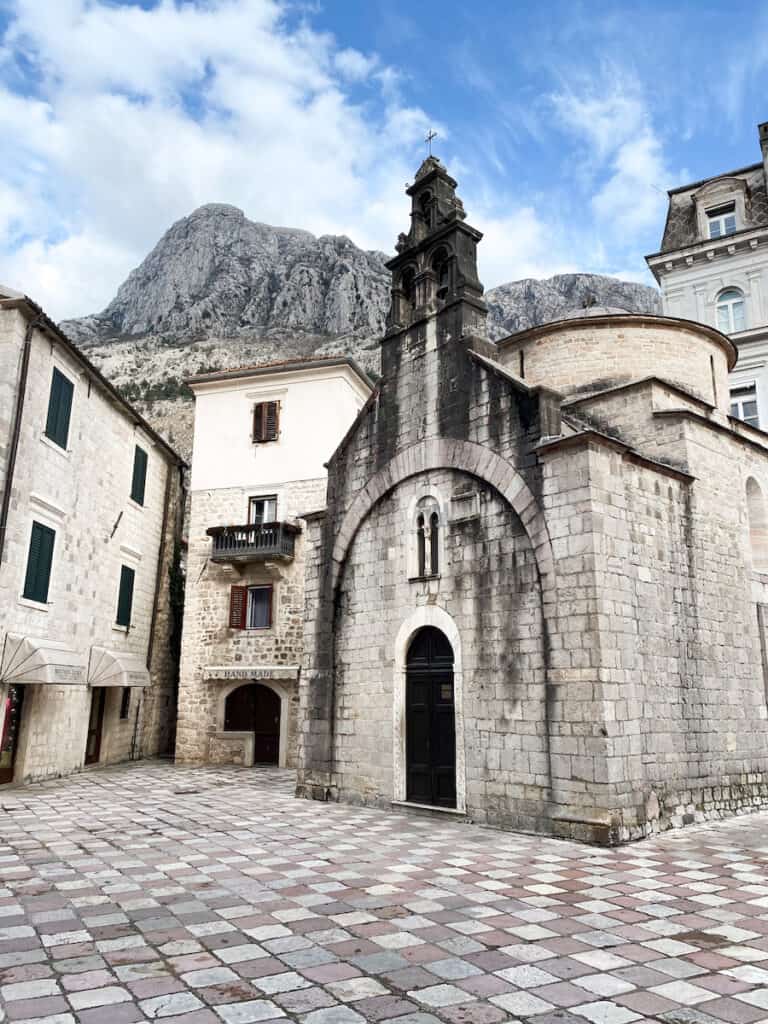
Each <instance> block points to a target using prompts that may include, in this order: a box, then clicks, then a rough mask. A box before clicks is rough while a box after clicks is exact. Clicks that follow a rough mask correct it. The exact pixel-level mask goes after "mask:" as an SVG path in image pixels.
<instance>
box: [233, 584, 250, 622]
mask: <svg viewBox="0 0 768 1024" xmlns="http://www.w3.org/2000/svg"><path fill="white" fill-rule="evenodd" d="M247 609H248V588H247V587H232V589H231V590H230V592H229V628H230V629H245V615H246V611H247Z"/></svg>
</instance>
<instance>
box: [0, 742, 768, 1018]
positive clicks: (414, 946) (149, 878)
mask: <svg viewBox="0 0 768 1024" xmlns="http://www.w3.org/2000/svg"><path fill="white" fill-rule="evenodd" d="M292 785H293V780H292V776H291V775H290V773H287V772H283V771H279V770H277V769H245V770H244V769H218V768H203V769H190V768H177V767H174V766H172V765H169V764H162V763H157V762H149V763H144V764H140V765H131V766H129V767H123V768H118V769H110V770H101V771H96V772H88V773H85V774H82V775H78V776H74V777H71V778H69V779H66V780H63V781H58V782H54V783H47V784H43V785H37V786H33V787H29V788H26V789H14V790H5V791H2V792H0V1001H1V1002H2V1005H3V1006H4V1009H5V1014H6V1015H7V1019H8V1020H10V1021H14V1022H19V1021H34V1022H36V1024H42V1022H45V1024H74V1022H77V1021H79V1022H82V1024H130V1022H134V1021H150V1020H162V1021H163V1022H164V1024H176V1022H178V1024H181V1022H183V1024H222V1022H223V1024H250V1022H254V1021H258V1022H260V1021H272V1020H284V1021H286V1022H287V1021H298V1022H301V1024H358V1022H362V1021H381V1022H384V1021H393V1020H395V1021H397V1024H495V1022H499V1024H501V1022H507V1021H517V1020H524V1021H531V1022H535V1024H554V1022H558V1024H585V1022H592V1024H628V1022H632V1021H638V1022H640V1021H664V1022H671V1024H713V1022H718V1021H730V1022H734V1024H755V1022H757V1021H762V1022H768V815H766V814H759V815H754V816H750V817H743V818H739V819H735V820H731V821H729V822H726V823H719V824H715V825H709V826H697V827H694V828H690V829H688V830H686V831H682V832H675V833H669V834H667V835H665V836H662V837H660V838H657V839H653V840H649V841H646V842H644V843H641V844H639V845H634V846H631V847H624V848H622V849H620V850H617V851H612V850H598V849H594V848H589V847H584V846H578V845H576V844H574V843H567V842H559V841H556V840H546V839H541V838H535V837H530V836H522V835H515V834H512V833H503V832H497V831H492V830H489V829H485V828H480V827H478V826H474V825H467V824H465V823H462V822H460V821H455V820H447V821H446V820H443V819H442V818H440V819H437V818H427V817H415V816H406V815H403V814H400V813H388V812H383V811H378V810H372V809H361V808H355V807H348V806H343V805H333V804H331V805H329V804H317V803H308V802H304V801H296V800H293V799H292V797H291V793H292ZM0 1017H2V1014H1V1013H0Z"/></svg>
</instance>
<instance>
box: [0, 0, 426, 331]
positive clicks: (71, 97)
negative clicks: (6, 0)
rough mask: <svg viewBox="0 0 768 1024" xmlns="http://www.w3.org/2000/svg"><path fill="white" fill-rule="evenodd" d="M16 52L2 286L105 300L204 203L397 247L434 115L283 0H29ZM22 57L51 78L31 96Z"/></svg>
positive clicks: (62, 310) (2, 66)
mask: <svg viewBox="0 0 768 1024" xmlns="http://www.w3.org/2000/svg"><path fill="white" fill-rule="evenodd" d="M11 10H12V17H11V20H10V27H9V29H8V31H7V33H6V37H5V39H4V41H3V45H2V48H1V49H0V131H1V132H2V137H3V138H5V139H13V140H14V142H15V145H14V147H13V149H12V151H10V152H6V153H4V161H3V163H2V165H0V280H2V281H4V282H5V283H7V284H11V285H13V286H15V287H18V288H20V289H23V290H25V291H27V292H29V293H30V294H31V295H33V296H34V297H35V298H37V299H38V300H39V301H40V302H41V303H42V304H43V305H45V307H46V308H47V309H48V311H49V313H50V314H51V315H52V316H55V317H57V318H60V317H66V316H74V315H80V314H84V313H89V312H94V311H97V310H99V309H101V308H103V306H104V305H105V304H106V303H107V302H108V301H109V299H110V298H111V297H112V296H113V294H114V292H115V290H116V287H117V285H118V284H119V283H120V281H121V280H122V279H123V278H124V277H125V275H126V274H127V273H128V271H129V270H130V269H131V268H132V267H133V266H135V265H136V264H137V263H138V262H139V261H140V260H141V259H142V258H143V256H144V255H145V254H146V252H147V251H148V249H149V248H150V247H151V246H152V245H153V244H154V243H155V242H156V241H157V239H158V238H159V237H160V235H161V234H162V232H163V231H164V230H165V229H166V228H167V227H168V226H169V225H170V224H171V223H172V222H173V221H175V220H177V219H178V218H179V217H182V216H185V215H186V214H188V213H190V212H191V211H192V210H193V209H194V208H195V207H197V206H199V205H201V204H203V203H206V202H217V201H219V202H229V203H233V204H235V205H237V206H240V207H241V208H242V209H243V210H244V211H245V213H246V215H247V216H250V217H252V218H254V219H258V220H263V221H267V222H269V223H273V224H286V225H289V226H298V227H304V228H306V229H308V230H310V231H314V232H316V233H326V232H333V233H338V232H346V233H348V234H350V236H352V237H353V238H354V239H355V241H356V242H357V243H358V244H361V245H367V246H369V247H382V245H384V246H386V247H390V246H391V244H392V242H393V240H394V238H395V237H396V235H397V232H398V231H400V230H402V229H403V227H404V226H405V225H406V224H407V209H406V206H405V202H404V197H403V195H402V189H403V185H404V183H405V181H406V180H408V178H409V175H412V173H413V166H412V164H413V157H412V156H410V159H409V155H410V154H412V153H413V151H414V146H415V144H416V143H418V142H419V141H420V140H421V138H422V137H423V135H424V132H425V130H426V128H427V126H428V125H429V118H428V117H427V115H426V114H425V113H424V112H423V111H422V110H420V109H419V108H417V107H413V106H409V105H407V104H405V103H403V102H402V101H401V99H400V96H399V89H398V73H397V71H396V69H389V68H386V67H383V66H381V64H380V61H379V59H378V57H377V56H376V54H363V53H359V52H358V51H356V50H350V49H342V48H339V47H338V46H337V45H336V43H335V41H334V39H333V38H332V37H331V36H330V35H328V34H327V33H322V32H315V31H313V30H312V29H311V28H309V27H308V26H307V25H306V24H303V23H302V24H299V25H298V26H294V27H291V26H289V25H288V24H287V22H286V21H285V19H284V10H283V8H282V6H281V5H280V4H279V3H276V2H273V0H208V2H207V3H205V4H188V3H184V4H181V3H178V2H174V0H161V3H160V4H159V5H158V6H157V7H155V8H153V9H151V10H145V9H142V8H140V7H138V6H116V5H113V4H111V3H108V2H106V0H57V2H56V3H55V4H49V5H47V11H46V17H45V18H41V17H40V9H39V3H38V0H15V3H14V4H12V8H11ZM21 53H23V55H24V59H25V60H26V61H31V62H32V64H33V66H34V69H35V73H36V75H37V77H38V81H39V85H38V88H37V91H36V93H37V94H36V95H35V96H22V95H20V94H19V92H18V88H17V90H16V91H13V90H12V89H11V88H10V86H9V85H7V84H6V85H5V86H3V84H2V83H3V81H5V82H6V83H8V82H11V81H13V82H14V83H18V81H19V73H18V67H17V66H15V65H14V61H15V60H16V59H17V58H18V56H19V54H21Z"/></svg>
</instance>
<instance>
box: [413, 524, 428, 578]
mask: <svg viewBox="0 0 768 1024" xmlns="http://www.w3.org/2000/svg"><path fill="white" fill-rule="evenodd" d="M416 563H417V574H418V575H419V576H426V575H427V543H426V533H425V530H424V516H423V515H422V514H421V513H419V515H418V517H417V519H416Z"/></svg>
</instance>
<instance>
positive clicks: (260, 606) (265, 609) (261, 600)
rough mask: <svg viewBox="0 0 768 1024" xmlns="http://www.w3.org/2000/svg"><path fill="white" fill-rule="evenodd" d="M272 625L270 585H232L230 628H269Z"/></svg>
mask: <svg viewBox="0 0 768 1024" xmlns="http://www.w3.org/2000/svg"><path fill="white" fill-rule="evenodd" d="M271 625H272V585H271V584H269V585H266V586H259V587H232V589H231V591H230V597H229V626H230V629H269V627H270V626H271Z"/></svg>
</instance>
